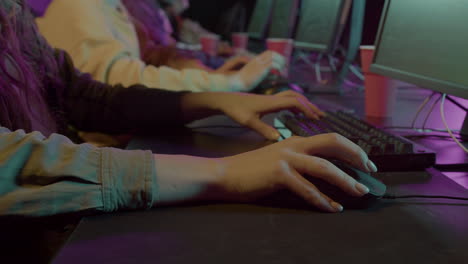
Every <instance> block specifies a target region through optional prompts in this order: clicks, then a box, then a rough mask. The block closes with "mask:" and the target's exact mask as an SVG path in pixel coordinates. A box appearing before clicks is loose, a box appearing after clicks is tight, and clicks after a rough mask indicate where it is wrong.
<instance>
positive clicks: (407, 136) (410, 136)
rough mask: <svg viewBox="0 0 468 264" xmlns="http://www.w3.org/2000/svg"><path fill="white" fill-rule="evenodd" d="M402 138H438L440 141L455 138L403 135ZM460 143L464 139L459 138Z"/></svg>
mask: <svg viewBox="0 0 468 264" xmlns="http://www.w3.org/2000/svg"><path fill="white" fill-rule="evenodd" d="M402 137H405V138H438V139H450V140H452V139H453V138H452V137H451V136H444V135H403V136H402ZM457 139H458V140H460V141H463V139H462V138H457Z"/></svg>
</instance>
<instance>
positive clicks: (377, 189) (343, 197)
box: [308, 160, 387, 209]
mask: <svg viewBox="0 0 468 264" xmlns="http://www.w3.org/2000/svg"><path fill="white" fill-rule="evenodd" d="M330 162H331V163H333V164H334V165H335V166H336V167H338V168H339V169H341V170H342V171H344V172H345V173H347V174H348V175H349V176H351V177H353V178H354V179H356V180H357V181H358V182H360V183H362V184H364V185H365V186H367V187H368V188H369V193H368V194H366V195H364V196H361V197H355V196H352V195H350V194H347V193H345V192H344V191H343V190H341V189H340V188H339V187H337V186H335V185H332V184H330V183H328V182H326V181H324V180H321V179H317V178H312V177H311V178H308V179H309V180H310V181H311V182H312V183H313V184H314V185H315V186H316V187H317V188H318V189H319V190H320V191H321V192H323V193H324V194H326V195H328V197H330V198H331V199H333V200H334V201H336V202H338V203H340V204H341V205H343V207H344V208H345V209H365V208H369V207H371V206H373V205H374V204H375V203H376V202H377V201H378V200H379V199H380V198H382V196H384V195H385V192H386V191H387V186H386V185H385V184H384V183H382V182H381V181H379V180H378V179H376V178H374V177H373V176H371V175H370V174H369V173H367V172H363V171H361V170H359V169H356V168H354V167H352V166H351V165H348V164H346V163H345V162H342V161H339V160H330Z"/></svg>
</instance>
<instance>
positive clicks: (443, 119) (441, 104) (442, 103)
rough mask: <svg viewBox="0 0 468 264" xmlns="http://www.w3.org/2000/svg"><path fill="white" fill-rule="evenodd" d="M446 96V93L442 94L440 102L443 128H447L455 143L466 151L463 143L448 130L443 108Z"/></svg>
mask: <svg viewBox="0 0 468 264" xmlns="http://www.w3.org/2000/svg"><path fill="white" fill-rule="evenodd" d="M446 98H447V94H443V95H442V101H441V102H440V116H441V117H442V122H443V123H444V126H445V128H446V129H447V131H448V133H449V134H450V136H451V137H452V138H453V140H454V141H455V143H457V145H458V146H460V148H462V149H463V150H464V151H465V152H466V153H468V149H467V148H466V147H465V146H463V144H462V143H461V142H460V141H459V140H458V139H457V138H456V137H455V136H454V135H453V133H452V131H451V130H450V128H449V126H448V124H447V120H446V119H445V109H444V104H445V99H446Z"/></svg>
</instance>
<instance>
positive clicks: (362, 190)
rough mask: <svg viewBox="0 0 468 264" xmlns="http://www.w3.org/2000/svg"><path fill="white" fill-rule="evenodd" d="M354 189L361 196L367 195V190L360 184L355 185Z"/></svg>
mask: <svg viewBox="0 0 468 264" xmlns="http://www.w3.org/2000/svg"><path fill="white" fill-rule="evenodd" d="M355 187H356V190H358V191H359V193H360V194H362V195H365V194H368V193H369V188H367V187H366V186H365V185H363V184H362V183H359V182H358V183H356V185H355Z"/></svg>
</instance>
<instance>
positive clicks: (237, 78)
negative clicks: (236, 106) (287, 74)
mask: <svg viewBox="0 0 468 264" xmlns="http://www.w3.org/2000/svg"><path fill="white" fill-rule="evenodd" d="M285 65H286V59H285V58H284V57H283V56H281V55H280V54H278V53H276V52H273V51H265V52H263V53H262V54H260V55H258V56H257V57H255V58H253V59H252V60H250V61H249V63H247V64H246V65H245V66H244V67H243V68H242V69H241V70H240V71H239V72H238V73H236V74H233V75H231V76H230V84H231V91H241V92H247V91H250V90H251V89H253V88H254V87H256V86H257V85H258V84H259V83H260V82H261V81H262V80H263V79H265V77H266V76H267V75H268V73H269V72H270V71H271V70H273V69H277V70H280V71H281V70H282V69H283V68H284V67H285Z"/></svg>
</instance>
